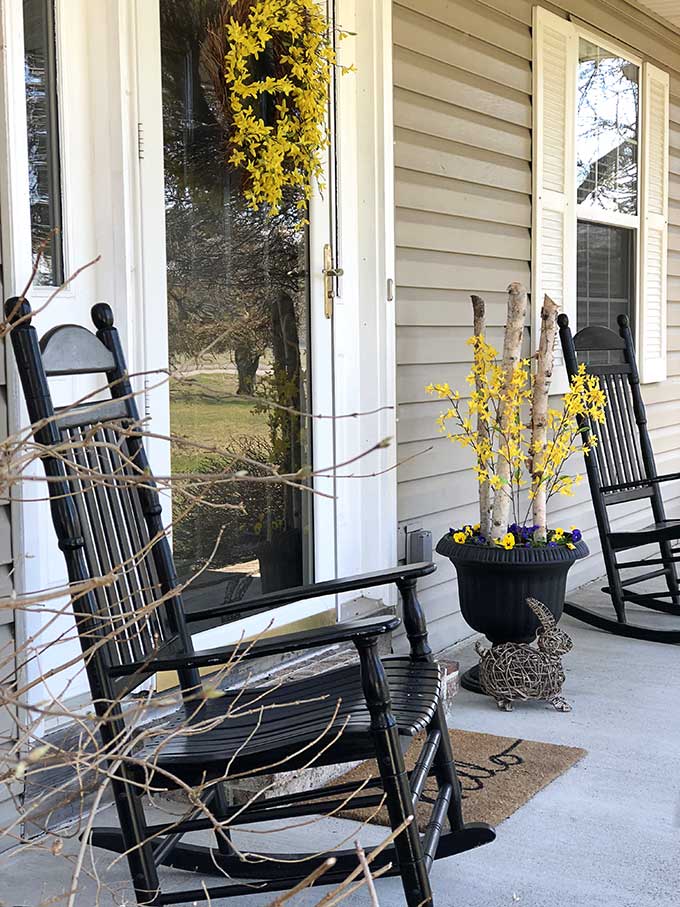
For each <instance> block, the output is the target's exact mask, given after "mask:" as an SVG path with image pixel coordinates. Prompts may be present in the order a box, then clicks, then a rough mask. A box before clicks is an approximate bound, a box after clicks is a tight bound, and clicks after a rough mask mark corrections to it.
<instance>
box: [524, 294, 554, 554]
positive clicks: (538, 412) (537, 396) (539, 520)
mask: <svg viewBox="0 0 680 907" xmlns="http://www.w3.org/2000/svg"><path fill="white" fill-rule="evenodd" d="M557 312H558V308H557V305H556V304H555V303H554V302H553V300H552V299H551V298H550V297H549V296H545V297H544V298H543V307H542V309H541V335H540V338H539V342H538V350H537V352H536V377H535V380H534V389H533V397H532V406H531V478H532V484H533V486H534V487H536V486H537V485H538V484H539V483H540V481H541V476H542V469H541V468H540V461H539V463H536V457H537V455H538V454H540V452H541V451H542V450H543V449H544V447H545V445H546V441H547V438H548V395H549V393H550V382H551V380H552V374H553V365H554V361H555V338H556V336H557ZM532 508H533V519H534V525H535V526H538V529H537V530H536V538H538V539H545V534H546V529H547V499H546V488H545V485H540V486H539V488H538V490H537V492H536V495H535V497H534V500H533V505H532Z"/></svg>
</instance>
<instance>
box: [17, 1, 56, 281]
mask: <svg viewBox="0 0 680 907" xmlns="http://www.w3.org/2000/svg"><path fill="white" fill-rule="evenodd" d="M23 13H24V73H25V80H26V123H27V138H28V185H29V197H30V206H31V244H32V248H33V254H34V255H36V254H37V253H38V251H39V250H41V249H42V256H41V260H40V264H39V266H38V273H37V275H36V283H38V284H49V285H53V286H59V285H60V284H61V283H62V282H63V280H64V266H63V254H62V240H61V226H62V216H61V178H60V172H59V120H58V114H57V64H56V39H55V31H54V0H24V7H23Z"/></svg>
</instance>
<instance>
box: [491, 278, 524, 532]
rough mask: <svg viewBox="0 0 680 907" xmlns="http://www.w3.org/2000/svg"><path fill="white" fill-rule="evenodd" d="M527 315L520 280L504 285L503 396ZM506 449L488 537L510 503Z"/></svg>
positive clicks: (504, 420)
mask: <svg viewBox="0 0 680 907" xmlns="http://www.w3.org/2000/svg"><path fill="white" fill-rule="evenodd" d="M526 315H527V291H526V287H524V286H522V284H521V283H511V284H510V286H509V287H508V315H507V321H506V324H505V340H504V342H503V361H502V364H501V365H502V369H503V391H502V394H503V395H505V394H506V392H507V388H508V387H509V385H510V382H511V380H512V373H513V371H514V369H515V366H516V365H517V362H518V361H519V358H520V355H521V352H522V339H523V337H524V322H525V319H526ZM499 410H500V411H499V423H500V433H499V434H500V438H499V445H501V446H504V437H507V432H508V425H509V418H508V412H507V408H506V407H504V406H503V405H502V404H501V406H500V407H499ZM507 453H508V452H507V449H506V450H505V456H501V455H500V453H499V456H498V460H497V463H496V475H497V476H498V477H499V478H500V480H501V482H502V487H501V488H498V489H497V490H496V491H495V492H494V502H493V512H492V518H491V538H492V539H499V538H501V537H502V536H503V535H505V533H506V532H507V527H508V515H509V513H510V504H511V485H510V464H509V463H508V456H507Z"/></svg>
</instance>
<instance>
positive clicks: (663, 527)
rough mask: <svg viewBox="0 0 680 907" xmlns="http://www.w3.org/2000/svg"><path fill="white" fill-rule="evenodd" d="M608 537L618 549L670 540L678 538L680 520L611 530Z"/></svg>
mask: <svg viewBox="0 0 680 907" xmlns="http://www.w3.org/2000/svg"><path fill="white" fill-rule="evenodd" d="M609 538H610V541H611V544H612V547H613V548H615V549H616V550H618V551H622V550H624V549H626V548H637V547H638V546H640V545H650V544H653V543H657V544H658V543H659V542H672V541H675V540H676V539H680V520H661V521H660V522H658V523H652V524H651V525H650V526H645V527H644V528H643V529H636V530H634V531H632V532H612V533H611V535H610V536H609Z"/></svg>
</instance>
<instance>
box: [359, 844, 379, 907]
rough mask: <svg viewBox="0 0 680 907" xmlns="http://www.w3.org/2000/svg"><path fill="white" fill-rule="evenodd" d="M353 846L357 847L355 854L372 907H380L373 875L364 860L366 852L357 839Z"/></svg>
mask: <svg viewBox="0 0 680 907" xmlns="http://www.w3.org/2000/svg"><path fill="white" fill-rule="evenodd" d="M354 846H355V847H356V849H357V856H358V857H359V862H360V863H361V868H362V869H363V871H364V876H365V878H366V887H367V888H368V896H369V897H370V899H371V905H372V907H380V904H379V903H378V895H377V894H376V891H375V885H374V884H373V876H372V875H371V870H370V868H369V865H368V863H367V862H366V853H365V851H364V848H363V847H362V846H361V844H360V843H359V841H355V842H354Z"/></svg>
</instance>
